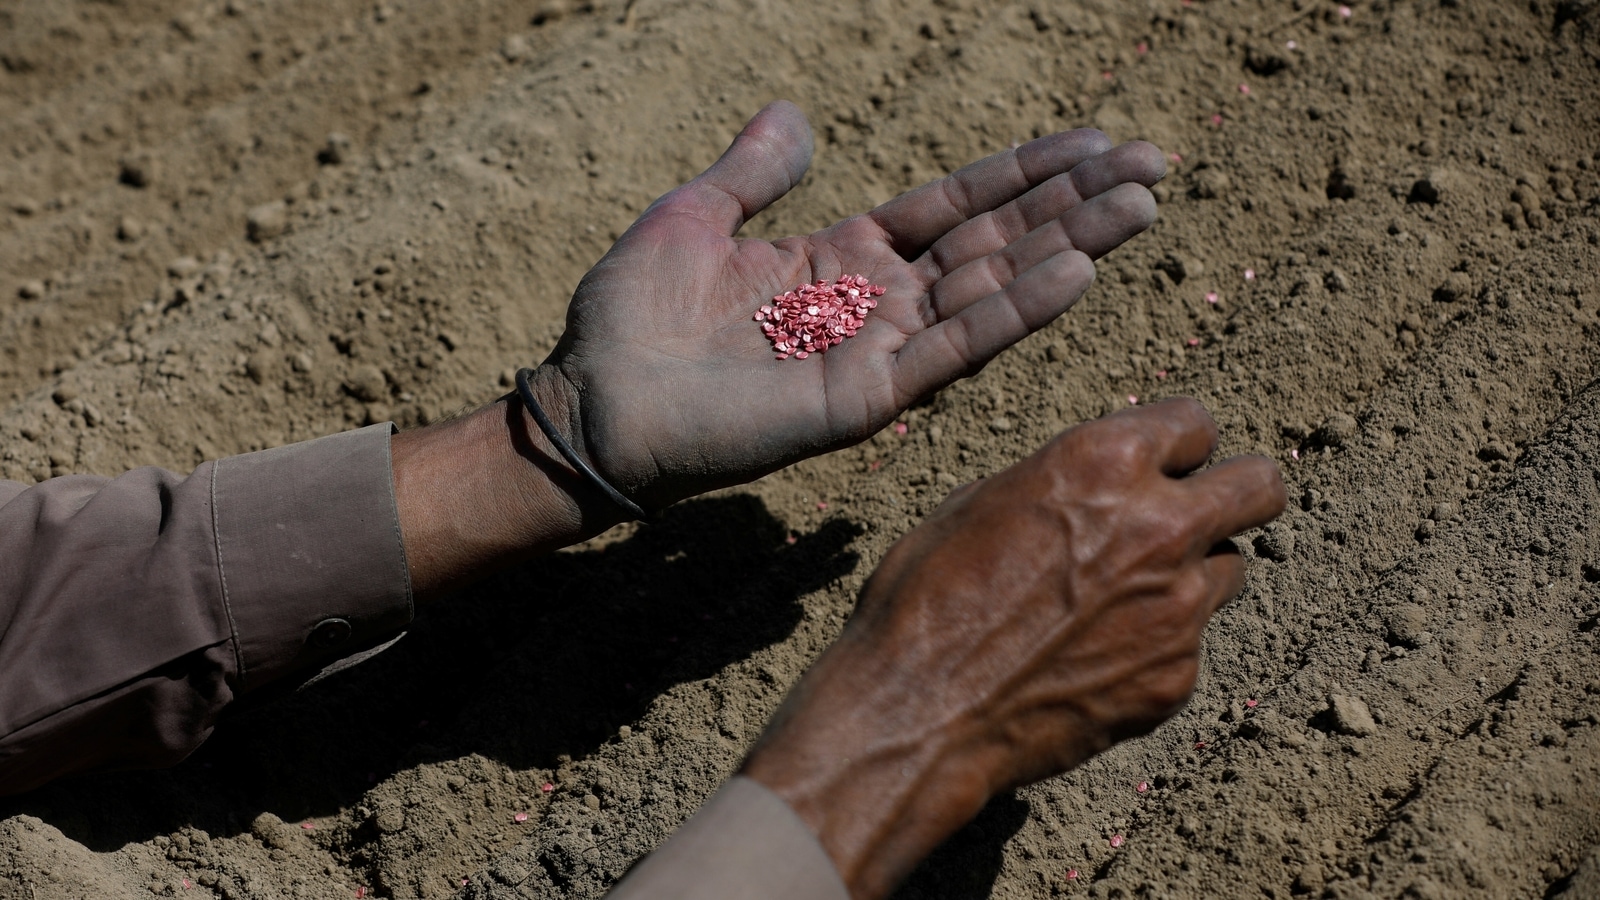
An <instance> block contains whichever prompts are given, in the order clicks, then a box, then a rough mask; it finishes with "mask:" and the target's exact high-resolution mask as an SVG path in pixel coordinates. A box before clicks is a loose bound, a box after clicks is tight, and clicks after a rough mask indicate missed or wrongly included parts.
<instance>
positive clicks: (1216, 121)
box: [1211, 113, 1222, 128]
mask: <svg viewBox="0 0 1600 900" xmlns="http://www.w3.org/2000/svg"><path fill="white" fill-rule="evenodd" d="M1211 124H1213V125H1215V126H1217V127H1218V128H1221V127H1222V113H1212V114H1211Z"/></svg>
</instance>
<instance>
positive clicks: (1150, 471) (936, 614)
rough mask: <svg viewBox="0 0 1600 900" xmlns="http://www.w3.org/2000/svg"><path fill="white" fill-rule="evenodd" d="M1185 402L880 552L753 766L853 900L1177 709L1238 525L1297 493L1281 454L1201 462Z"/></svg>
mask: <svg viewBox="0 0 1600 900" xmlns="http://www.w3.org/2000/svg"><path fill="white" fill-rule="evenodd" d="M1216 439H1217V432H1216V426H1215V425H1214V424H1213V423H1212V421H1211V418H1210V417H1209V416H1208V415H1207V414H1206V412H1205V410H1204V409H1202V408H1201V407H1200V405H1199V404H1197V403H1195V402H1193V401H1191V400H1173V401H1166V402H1163V403H1159V404H1154V405H1151V406H1148V407H1140V408H1138V409H1135V410H1129V411H1126V412H1122V413H1118V414H1116V415H1114V416H1111V417H1109V418H1106V419H1102V420H1100V421H1097V422H1092V423H1089V424H1086V425H1082V426H1079V427H1077V428H1074V429H1072V430H1070V431H1067V432H1066V433H1064V434H1062V435H1061V436H1059V437H1057V438H1056V439H1055V440H1054V441H1052V442H1051V443H1050V444H1049V445H1047V446H1046V447H1045V448H1044V449H1042V450H1040V451H1039V452H1038V453H1037V454H1035V455H1034V456H1032V457H1030V458H1029V459H1027V460H1024V461H1023V462H1021V463H1019V464H1017V465H1016V466H1013V467H1012V468H1010V469H1007V470H1006V471H1004V472H1001V473H1000V474H998V475H996V476H994V477H993V478H991V479H989V480H988V481H985V482H981V483H978V484H975V485H969V486H967V487H965V488H963V489H961V490H959V491H957V492H956V493H955V494H953V495H951V497H950V498H949V499H948V500H947V501H946V502H945V503H944V504H943V505H941V506H940V507H939V509H938V510H936V511H935V512H934V513H933V515H932V516H930V517H929V518H928V520H927V521H925V522H924V523H922V524H921V525H920V526H918V527H917V528H916V529H915V530H913V531H912V532H911V533H909V534H907V535H906V536H905V537H904V538H902V539H901V540H900V541H899V542H898V543H896V544H895V546H894V547H893V548H892V549H891V550H890V551H889V553H888V554H887V556H886V557H885V558H884V560H883V562H882V564H881V565H880V566H879V567H878V569H877V571H876V572H874V573H873V575H872V577H871V578H870V579H869V580H868V582H867V584H866V586H865V588H864V589H863V590H862V595H861V599H860V605H859V608H858V610H857V612H856V615H855V616H854V618H853V619H852V620H851V621H850V623H849V625H848V626H847V627H846V628H845V631H844V634H843V635H842V636H841V637H840V639H839V640H838V641H837V642H836V643H835V644H834V645H833V646H832V647H831V648H829V650H828V651H827V652H826V653H825V654H824V655H823V657H822V658H821V660H819V661H818V663H817V664H816V666H814V667H813V668H812V670H811V671H810V672H808V673H807V674H806V676H805V677H804V678H803V679H802V680H801V682H800V684H799V685H798V686H797V687H796V689H795V691H794V692H793V693H792V694H791V695H790V697H789V698H788V700H786V701H785V703H784V706H783V708H782V709H780V711H779V713H778V715H777V716H776V717H775V718H774V721H773V724H772V725H771V726H770V727H769V729H768V731H767V733H766V735H765V736H764V737H763V738H762V740H761V742H760V744H759V745H758V746H757V748H756V749H755V750H754V751H753V752H752V753H751V756H750V758H749V759H748V760H747V761H746V764H745V774H747V775H750V776H751V777H753V778H755V779H756V780H758V781H761V782H762V783H764V784H766V785H767V786H768V787H769V788H772V789H773V790H774V791H776V792H777V793H778V794H779V795H780V796H782V797H783V798H784V799H785V800H787V801H788V802H789V804H790V806H791V807H792V808H794V809H795V811H796V812H797V813H799V814H800V816H801V818H802V819H804V820H805V821H806V822H807V824H809V825H810V826H811V827H812V828H813V829H815V830H816V832H817V834H818V835H819V837H820V838H821V840H822V843H823V846H824V847H825V848H826V849H827V850H828V852H829V854H830V855H831V856H832V858H833V860H834V862H835V863H836V864H837V865H838V867H839V871H840V873H841V874H842V875H843V876H844V878H845V881H846V883H847V884H848V885H849V886H850V888H851V890H852V893H853V894H854V895H855V896H856V897H858V898H864V897H879V896H883V895H885V894H887V893H888V892H889V891H890V890H891V889H892V888H893V887H894V885H895V884H896V883H898V882H899V880H900V879H901V878H903V877H904V876H905V875H906V874H907V873H908V872H909V871H910V869H911V868H912V867H913V866H914V865H915V864H916V863H917V862H918V861H919V860H920V859H921V858H922V857H923V856H924V855H925V854H927V853H928V852H929V851H931V850H932V849H933V848H934V847H935V846H937V845H938V843H939V842H940V841H942V840H943V839H944V838H945V837H947V836H948V835H949V834H951V833H952V832H954V831H955V830H956V829H957V828H959V827H960V826H961V825H962V824H963V823H965V822H966V821H968V820H969V819H970V818H972V817H973V816H974V815H976V814H977V813H978V811H979V810H980V809H981V808H982V807H983V804H984V803H985V802H987V801H988V799H989V798H990V797H991V796H993V795H994V794H995V793H997V792H999V791H1002V790H1006V789H1009V788H1012V787H1016V786H1019V785H1023V784H1027V783H1029V782H1033V781H1037V780H1039V779H1042V778H1046V777H1048V776H1050V775H1054V774H1056V773H1059V772H1062V771H1065V770H1066V769H1068V768H1071V767H1072V766H1075V765H1077V764H1078V763H1081V762H1083V761H1084V760H1086V759H1088V758H1089V757H1090V756H1092V755H1094V754H1095V753H1098V752H1099V751H1101V750H1104V749H1105V748H1107V747H1109V746H1110V745H1111V744H1113V743H1114V742H1116V741H1119V740H1122V739H1124V738H1128V737H1131V736H1134V735H1138V734H1142V733H1144V732H1147V731H1149V730H1150V729H1151V728H1153V727H1155V725H1156V724H1158V723H1159V722H1161V721H1162V720H1164V719H1165V718H1167V717H1168V716H1170V715H1172V714H1173V713H1174V712H1176V711H1177V710H1178V709H1179V708H1180V707H1181V706H1182V705H1183V703H1184V702H1185V701H1186V700H1187V699H1188V697H1189V694H1190V691H1191V690H1192V689H1193V686H1194V682H1195V677H1196V674H1197V671H1198V665H1199V652H1200V634H1201V631H1202V629H1203V628H1204V626H1205V624H1206V622H1207V620H1208V619H1209V618H1210V617H1211V615H1212V613H1214V612H1215V611H1216V610H1217V609H1218V608H1219V607H1220V606H1221V605H1222V604H1223V603H1224V602H1226V601H1227V600H1228V599H1229V598H1230V597H1232V596H1234V595H1235V594H1237V593H1238V591H1239V589H1240V587H1241V586H1242V583H1243V566H1242V562H1241V560H1240V558H1239V556H1238V554H1237V552H1236V551H1235V550H1234V548H1233V546H1232V544H1231V543H1229V542H1228V541H1227V539H1228V538H1229V537H1230V536H1231V535H1233V534H1236V533H1238V532H1240V531H1243V530H1245V529H1248V528H1252V527H1255V526H1258V525H1262V524H1264V523H1266V522H1267V521H1269V520H1271V519H1272V518H1274V517H1275V516H1277V515H1278V514H1279V513H1280V512H1281V511H1282V510H1283V505H1284V489H1283V484H1282V481H1281V479H1280V477H1279V475H1278V471H1277V468H1276V466H1274V465H1273V463H1271V462H1270V461H1268V460H1266V459H1264V458H1261V457H1238V458H1234V459H1230V460H1227V461H1225V462H1222V463H1220V464H1218V465H1216V466H1214V467H1212V468H1210V469H1207V470H1206V471H1203V472H1199V473H1197V474H1189V473H1191V472H1192V471H1193V470H1195V469H1197V468H1198V467H1200V466H1201V465H1203V464H1204V463H1205V462H1206V460H1207V459H1208V458H1209V457H1210V456H1211V453H1212V451H1213V450H1214V448H1215V446H1216Z"/></svg>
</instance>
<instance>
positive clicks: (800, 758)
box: [741, 633, 1006, 900]
mask: <svg viewBox="0 0 1600 900" xmlns="http://www.w3.org/2000/svg"><path fill="white" fill-rule="evenodd" d="M853 643H859V644H860V645H859V646H854V647H852V646H851V644H853ZM884 658H885V657H884V656H883V655H882V654H880V653H878V652H877V651H876V648H870V647H867V646H865V645H864V642H859V641H858V640H856V639H855V636H852V635H850V634H848V633H847V635H846V636H845V637H843V638H841V640H840V641H839V643H838V644H837V645H836V646H835V648H831V649H830V650H829V652H828V654H825V655H824V657H823V658H822V659H821V660H819V661H818V663H817V665H816V666H815V667H813V669H812V671H811V672H809V673H808V674H807V675H806V678H805V680H804V681H803V682H802V683H801V685H800V686H799V687H797V688H796V690H795V692H794V694H793V695H791V697H790V698H789V700H788V701H786V702H785V704H784V708H783V709H781V710H780V711H779V713H778V715H777V716H776V717H775V718H774V721H773V723H772V725H771V726H770V727H769V729H768V731H767V733H766V734H765V735H764V736H763V738H762V740H761V741H760V743H758V744H757V746H756V748H755V749H754V750H753V751H752V752H751V754H750V756H749V758H748V759H746V761H745V764H744V766H743V768H742V770H741V771H742V774H744V775H746V776H748V777H750V778H753V779H755V780H756V781H758V782H760V783H761V784H763V785H764V786H765V787H767V788H768V789H769V790H771V791H773V792H774V793H775V794H777V795H778V796H779V797H781V798H783V800H784V801H785V802H786V803H788V804H789V806H790V808H791V809H793V810H794V811H795V814H796V815H798V816H799V817H800V819H801V820H802V821H803V822H805V823H806V824H807V826H809V827H810V828H811V829H812V831H813V833H814V834H816V836H817V839H818V842H819V843H820V844H821V845H822V847H823V849H824V850H825V851H826V852H827V853H828V856H829V858H830V859H832V860H833V863H834V865H835V867H836V868H837V870H838V872H839V875H840V877H841V878H842V879H843V880H844V882H845V884H846V885H847V886H848V887H849V889H850V893H851V896H852V897H854V898H856V900H875V898H879V897H885V896H888V895H889V894H890V893H891V892H892V891H893V890H894V888H895V887H896V886H897V885H898V884H899V883H900V882H901V881H902V880H903V879H904V878H905V877H906V876H907V875H909V874H910V872H911V870H912V869H914V868H915V867H916V865H917V864H918V863H919V862H921V861H922V859H923V858H925V857H926V856H927V855H928V854H929V853H931V852H932V851H933V850H934V848H936V847H937V846H938V845H939V844H940V843H942V842H943V841H944V840H945V839H946V838H947V837H949V836H950V835H951V834H953V833H954V832H955V831H956V830H958V829H959V828H960V827H961V826H962V825H964V824H965V823H966V822H968V821H970V820H971V819H972V818H973V817H974V816H976V815H977V814H978V812H979V811H980V810H982V808H983V806H984V804H985V803H987V802H988V800H989V798H990V796H992V794H993V793H994V792H995V791H996V790H999V789H1002V788H1003V787H1005V786H1006V784H1005V778H1004V775H1003V772H1002V770H1001V767H1000V761H1001V754H999V753H997V752H995V749H994V748H992V747H990V746H987V745H986V744H985V742H983V741H982V740H980V739H979V737H978V736H979V729H978V728H976V727H974V726H973V723H971V722H969V721H965V720H964V717H963V716H962V715H961V714H960V713H959V712H954V713H950V712H947V713H945V714H944V715H942V716H941V715H940V713H939V712H938V711H930V710H928V709H926V708H918V709H913V708H911V704H908V703H906V702H905V701H906V699H907V698H905V697H904V696H901V695H900V694H899V692H896V691H894V690H893V689H891V690H888V691H885V690H882V689H881V688H880V687H879V686H881V685H885V684H890V685H893V684H896V683H897V679H896V674H897V673H894V672H892V671H886V670H887V669H891V668H892V664H890V665H887V666H883V667H881V668H882V669H883V670H878V669H880V667H878V666H876V665H873V664H872V663H871V662H867V664H866V665H865V666H863V665H862V663H863V662H866V661H871V660H874V659H877V660H882V659H884Z"/></svg>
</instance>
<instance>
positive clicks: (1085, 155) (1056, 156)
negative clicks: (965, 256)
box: [867, 128, 1111, 260]
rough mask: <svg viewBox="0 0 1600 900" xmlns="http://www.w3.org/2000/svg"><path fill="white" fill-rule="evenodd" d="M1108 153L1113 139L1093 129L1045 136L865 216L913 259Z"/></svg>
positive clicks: (912, 191) (932, 184)
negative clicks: (953, 232) (959, 227)
mask: <svg viewBox="0 0 1600 900" xmlns="http://www.w3.org/2000/svg"><path fill="white" fill-rule="evenodd" d="M1110 149H1111V139H1110V138H1108V137H1106V136H1105V135H1104V134H1102V133H1101V132H1099V131H1095V130H1094V129H1092V128H1081V129H1078V130H1077V131H1064V132H1061V133H1059V134H1051V135H1046V136H1045V137H1042V138H1039V139H1037V140H1032V141H1029V142H1028V143H1026V144H1023V145H1022V146H1020V147H1017V148H1016V149H1014V150H1006V151H1004V152H1002V153H996V154H994V155H993V156H987V157H984V158H983V159H980V160H978V161H977V162H975V163H972V164H971V165H968V166H964V167H963V168H961V169H959V170H957V171H956V172H954V173H952V174H950V175H947V176H945V177H944V178H941V179H939V180H938V181H933V182H929V183H928V184H925V185H923V186H922V187H919V188H913V189H911V190H909V191H907V192H905V193H904V194H901V195H900V196H898V197H896V198H894V199H893V200H890V201H889V202H887V203H885V204H883V205H882V206H879V207H878V208H877V209H874V210H873V211H872V212H870V213H867V216H868V217H869V218H871V219H872V220H873V221H874V222H876V223H877V224H878V227H880V228H882V229H883V230H884V232H885V233H886V234H888V236H889V242H890V245H891V246H892V247H894V250H895V252H896V253H898V254H899V255H900V257H901V258H902V259H906V260H912V259H916V258H917V257H918V256H921V255H922V253H923V251H925V250H927V249H928V247H930V246H932V245H933V242H934V241H936V240H938V239H939V238H941V237H943V236H944V235H945V234H946V233H947V232H949V231H950V229H952V228H955V227H956V226H957V225H960V224H961V223H962V222H965V221H967V220H968V219H971V218H972V217H974V216H980V215H983V214H984V213H986V212H989V211H990V210H992V209H995V208H997V207H999V206H1001V205H1003V204H1006V203H1010V202H1011V201H1012V200H1015V199H1016V198H1018V197H1020V196H1022V195H1023V194H1025V193H1027V192H1028V191H1029V190H1031V189H1032V188H1034V187H1035V186H1037V185H1040V184H1043V183H1044V182H1046V181H1049V180H1050V179H1051V178H1054V177H1055V176H1057V175H1060V174H1061V173H1063V172H1070V171H1072V169H1073V167H1075V166H1077V165H1078V163H1081V162H1083V161H1084V160H1086V159H1090V158H1092V157H1095V156H1098V155H1100V154H1101V153H1104V152H1106V151H1107V150H1110Z"/></svg>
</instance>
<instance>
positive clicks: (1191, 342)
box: [1184, 338, 1200, 347]
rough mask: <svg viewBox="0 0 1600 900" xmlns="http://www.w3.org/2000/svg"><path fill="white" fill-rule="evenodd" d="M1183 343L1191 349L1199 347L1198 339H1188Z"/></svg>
mask: <svg viewBox="0 0 1600 900" xmlns="http://www.w3.org/2000/svg"><path fill="white" fill-rule="evenodd" d="M1184 343H1186V344H1188V345H1189V346H1191V347H1198V346H1200V339H1199V338H1189V339H1188V340H1187V341H1184Z"/></svg>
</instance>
